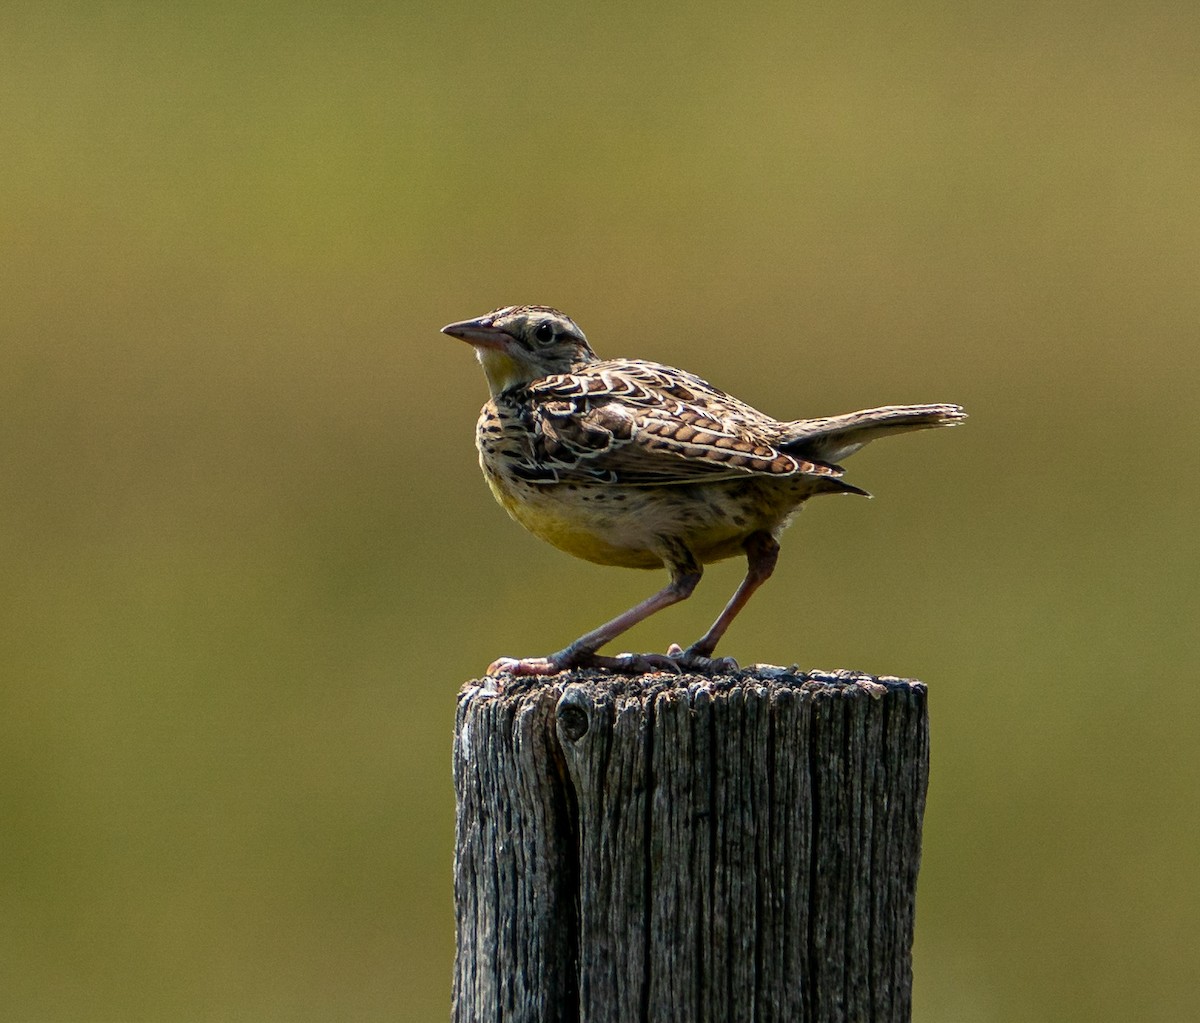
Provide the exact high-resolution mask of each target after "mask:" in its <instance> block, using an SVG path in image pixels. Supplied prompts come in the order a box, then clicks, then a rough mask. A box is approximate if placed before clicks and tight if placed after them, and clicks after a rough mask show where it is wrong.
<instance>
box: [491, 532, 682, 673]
mask: <svg viewBox="0 0 1200 1023" xmlns="http://www.w3.org/2000/svg"><path fill="white" fill-rule="evenodd" d="M664 560H665V561H666V562H667V567H668V568H669V569H670V571H671V581H670V582H669V583H667V585H666V586H664V587H663V588H662V589H661V590H659V591H658V592H657V593H656V594H654V596H652V597H647V598H646V599H645V600H643V601H642V602H641V603H640V604H637V605H635V606H634V607H631V608H630V609H629V610H628V611H625V612H624V613H622V614H619V615H617V617H616V618H614V619H613V620H612V621H610V622H605V623H604V624H603V625H601V626H600V627H599V628H598V629H593V630H592V631H591V632H589V633H587V634H585V635H583V636H580V637H579V638H578V639H577V640H575V642H574V643H572V644H571V645H570V646H568V647H565V648H564V649H562V650H560V651H558V653H556V654H551V655H550V656H549V657H523V658H519V659H518V658H515V657H501V658H498V659H497V660H495V661H493V662H492V663H491V665H490V666H489V667H488V674H489V675H493V674H495V673H497V672H500V671H506V672H508V673H509V674H512V675H555V674H557V673H558V672H560V671H567V670H569V669H571V668H582V667H598V668H613V669H615V670H617V671H652V670H654V669H656V668H669V669H670V670H676V671H677V670H678V666H676V665H675V664H674V660H673V658H669V657H664V656H662V655H661V654H657V655H656V654H621V655H619V656H617V657H600V656H599V655H597V653H596V651H597V650H599V649H600V648H601V647H602V646H604V644H605V643H608V642H609V641H610V640H613V639H616V638H617V637H618V636H619V635H621V633H623V632H625V631H627V630H628V629H631V628H633V627H634V626H635V625H637V624H638V622H642V621H645V620H646V619H647V618H649V617H650V616H651V615H652V614H654V613H655V612H656V611H661V610H662V609H663V608H664V607H670V606H671V605H672V604H678V603H679V602H680V601H681V600H687V598H688V597H690V596H691V595H692V591H693V590H694V589H695V588H696V584H697V583H698V582H700V575H701V573H702V571H703V569H702V568H701V567H700V562H698V561H697V560H696V558H695V556H694V555H693V554H692V552H691V551H689V550H688V549H687V548H686V547H684V546H683V545H682V544H673V545H672V546H671V548H670V550H669V551H668V552H666V554H665V555H664Z"/></svg>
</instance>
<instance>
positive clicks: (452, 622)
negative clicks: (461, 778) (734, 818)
mask: <svg viewBox="0 0 1200 1023" xmlns="http://www.w3.org/2000/svg"><path fill="white" fill-rule="evenodd" d="M22 7H24V10H22V9H21V8H22ZM1198 38H1200V15H1198V14H1197V13H1196V12H1195V11H1193V10H1191V8H1189V7H1188V6H1187V5H1180V4H1163V3H1150V4H1147V3H1142V2H1138V3H1134V2H1132V0H1124V2H1110V3H1100V4H1096V5H1091V6H1089V7H1086V8H1081V7H1078V6H1075V7H1072V6H1070V5H1055V4H1050V3H1047V2H1042V3H1038V2H1033V3H1017V4H1009V5H1004V4H999V5H998V4H994V3H993V4H984V3H967V4H953V3H946V4H937V3H919V4H917V5H915V6H913V5H908V6H905V5H892V6H888V5H884V4H866V3H850V4H845V5H828V6H824V7H822V6H819V5H803V4H784V3H750V4H748V5H747V4H742V5H726V4H714V3H699V4H697V3H690V4H668V5H658V6H654V5H650V6H640V7H639V6H635V5H600V6H596V5H593V6H591V7H585V6H578V7H575V8H564V7H562V6H560V5H553V4H543V3H530V4H505V5H496V6H483V5H474V4H462V3H457V4H449V5H443V6H441V7H438V6H432V7H431V6H428V5H420V4H396V5H385V4H351V5H321V4H282V3H275V4H267V3H258V4H233V3H206V4H191V5H189V4H162V5H143V4H133V3H124V4H122V3H103V4H82V3H80V4H70V3H57V4H54V3H51V4H48V5H44V6H42V7H35V6H31V5H11V6H10V7H9V8H8V9H6V10H5V12H4V13H3V14H0V97H2V99H0V103H2V104H3V112H4V116H3V118H2V122H3V123H2V124H0V252H2V253H3V259H4V273H3V282H4V283H3V299H2V300H0V471H2V473H3V475H2V479H3V482H4V498H3V500H0V557H2V564H3V570H2V574H0V601H2V606H3V608H4V610H5V612H6V613H5V620H4V626H3V630H2V635H0V671H2V672H3V675H4V679H3V687H2V689H0V699H2V700H3V703H2V705H0V757H2V758H3V770H2V772H0V815H2V818H0V819H2V824H0V828H2V835H3V841H2V853H0V858H2V861H3V881H2V882H0V907H2V909H3V916H4V921H5V923H4V928H3V932H4V937H3V938H2V939H0V991H2V992H3V994H2V995H0V1002H2V1004H3V1010H2V1011H0V1014H2V1015H3V1016H4V1017H5V1018H8V1019H13V1020H28V1021H60V1020H61V1021H92V1020H114V1021H115V1020H149V1021H159V1020H170V1021H175V1020H179V1021H190V1020H235V1019H245V1020H256V1021H259V1020H331V1019H356V1020H375V1019H378V1020H385V1019H413V1020H433V1019H441V1018H445V1015H446V1012H447V1005H448V998H449V994H448V992H449V974H450V966H451V956H452V951H453V931H452V902H451V891H450V862H451V849H452V829H453V793H452V790H451V786H450V778H449V745H450V732H451V721H452V714H453V708H454V694H455V691H456V689H457V686H458V685H459V683H461V682H462V681H463V680H464V679H466V678H469V677H471V676H472V675H474V674H477V673H478V672H479V671H480V670H481V669H482V668H483V666H484V665H486V664H487V663H488V661H489V660H490V659H491V658H492V657H494V656H496V655H498V654H502V653H506V654H533V653H545V652H547V651H548V650H550V649H554V648H557V647H558V646H560V645H561V644H562V643H564V642H565V641H567V640H569V639H570V638H572V637H573V636H574V635H576V634H578V633H579V632H582V631H584V630H585V629H586V628H589V627H591V626H593V625H595V624H597V623H598V622H599V621H600V620H602V619H603V618H605V617H607V616H609V615H611V614H612V613H615V612H616V611H617V610H619V609H621V608H622V607H624V606H627V605H628V604H630V603H632V602H634V601H635V600H637V599H640V598H641V597H643V596H645V595H646V594H647V593H649V592H650V590H651V589H652V588H654V587H656V586H658V585H659V584H660V581H661V580H660V579H659V578H658V577H657V576H655V575H653V574H648V573H640V572H629V571H621V570H613V569H602V568H597V567H595V566H590V565H586V564H583V563H577V562H573V561H571V560H570V559H568V558H567V557H566V556H564V555H561V554H559V553H557V552H556V551H554V550H552V549H550V548H547V547H544V546H542V545H540V544H539V543H538V542H537V541H535V540H533V539H532V538H530V537H527V536H526V535H524V534H523V533H522V532H521V531H520V530H519V529H518V528H517V527H516V526H514V525H513V524H512V523H510V522H508V521H507V520H506V519H505V517H504V515H503V513H502V512H501V511H500V510H499V509H498V508H497V507H495V506H494V505H493V503H492V502H491V499H490V497H489V496H488V494H487V491H486V488H485V487H484V485H483V483H482V482H481V480H480V479H479V478H478V471H477V469H476V466H475V456H474V451H473V447H472V426H473V423H474V418H475V414H476V411H477V409H478V406H479V405H480V404H481V402H482V400H483V397H484V393H485V392H484V383H483V378H482V375H481V374H480V372H479V370H478V367H477V366H475V365H474V363H473V361H472V359H471V358H470V353H469V351H468V350H467V349H466V347H465V346H462V345H460V344H458V343H456V342H453V341H451V340H449V339H447V338H445V337H443V336H441V335H440V334H438V332H437V328H438V327H439V326H440V325H441V324H443V323H445V322H448V321H450V320H453V319H460V318H462V317H465V316H470V315H474V314H478V313H481V312H484V311H486V310H487V309H489V308H491V307H493V306H497V305H502V304H508V303H513V302H544V303H550V304H554V305H558V306H560V307H562V308H564V309H566V310H567V311H568V312H569V313H570V314H571V315H572V316H574V317H575V319H576V320H577V321H578V322H579V323H580V324H581V326H582V327H583V328H584V330H586V331H587V332H588V335H589V337H590V338H591V340H592V341H593V344H594V345H595V347H596V348H597V349H598V350H599V351H600V352H601V353H602V354H604V355H632V356H640V357H644V358H652V359H657V360H660V361H664V362H671V363H676V364H680V365H684V366H686V367H687V368H689V369H692V370H693V371H695V372H698V373H700V374H701V375H703V376H706V377H708V378H709V379H711V380H713V381H714V382H715V383H717V384H718V385H719V386H722V387H725V388H726V389H729V390H732V391H735V392H736V393H738V394H739V395H741V396H742V397H744V398H746V399H747V400H750V401H752V402H753V403H755V404H757V405H758V406H759V407H761V408H763V409H764V410H766V411H768V412H772V413H775V414H777V415H779V416H781V417H784V416H787V417H795V416H803V415H822V414H828V413H834V412H840V411H846V410H849V409H852V408H858V407H863V406H866V405H872V404H884V403H890V402H911V401H958V402H961V403H962V404H964V405H966V406H967V408H968V409H969V411H970V412H971V414H972V419H971V421H970V423H969V424H968V426H967V427H966V428H964V429H961V430H957V431H953V432H949V431H947V432H943V433H938V434H927V435H922V436H919V437H913V438H901V439H896V440H889V441H885V442H883V443H881V444H879V445H876V446H873V447H872V448H871V449H869V450H868V451H866V452H864V453H862V454H861V455H858V456H856V458H855V459H854V461H853V462H852V463H851V464H850V468H851V478H852V479H853V480H854V482H856V483H858V484H860V485H862V486H865V487H867V488H869V489H870V490H872V491H873V492H875V493H876V494H877V495H878V496H877V498H876V500H875V501H872V502H867V501H861V500H850V499H838V500H833V499H829V500H824V501H821V502H816V503H814V505H813V507H811V508H810V509H808V510H806V511H805V513H804V514H803V515H802V516H801V521H800V522H799V523H798V524H797V525H796V526H795V527H794V528H793V530H792V531H791V532H790V533H789V534H788V535H787V536H786V538H785V542H784V550H783V557H782V560H781V562H780V568H779V571H778V573H777V575H776V577H775V578H774V579H773V580H772V581H771V583H770V585H769V587H768V588H767V589H766V590H764V591H763V593H762V594H761V595H760V596H759V597H758V598H756V600H755V601H754V602H753V603H752V604H751V606H750V608H749V610H748V611H747V612H746V614H745V615H744V616H743V617H742V618H741V619H739V621H738V623H737V625H736V626H735V628H734V629H733V631H732V633H731V634H730V636H729V637H728V645H727V648H726V649H725V652H726V653H728V654H731V655H733V656H736V657H738V658H740V659H742V660H743V661H752V660H765V661H773V662H782V663H792V662H794V661H798V662H799V663H800V664H802V665H803V666H812V667H824V668H834V667H855V668H861V669H865V670H870V671H875V672H880V673H897V674H905V675H915V676H919V677H922V678H924V679H926V680H927V681H928V683H929V685H930V690H931V706H932V712H933V780H932V786H931V791H930V798H929V808H928V815H927V820H926V828H925V836H926V843H925V859H924V865H923V871H922V877H921V891H920V903H919V918H918V933H917V947H916V958H915V969H916V1003H917V1013H916V1015H917V1018H918V1019H919V1020H922V1021H927V1023H930V1021H932V1023H938V1021H946V1023H961V1021H998V1023H999V1021H1009V1020H1015V1019H1021V1020H1033V1021H1042V1020H1044V1021H1055V1023H1059V1021H1075V1020H1078V1021H1093V1020H1101V1019H1104V1020H1128V1019H1139V1020H1164V1021H1167V1020H1177V1019H1182V1018H1185V1017H1186V1016H1187V1015H1188V1014H1189V1012H1191V1011H1194V1006H1195V1004H1196V1002H1197V1000H1198V999H1200V982H1198V981H1197V979H1196V970H1195V966H1196V955H1195V921H1196V919H1197V917H1198V916H1200V893H1198V891H1197V884H1198V881H1200V876H1198V875H1200V869H1198V868H1200V862H1198V861H1200V826H1198V825H1197V815H1196V809H1195V807H1196V798H1197V791H1200V745H1198V744H1197V741H1196V737H1197V734H1198V731H1200V713H1198V712H1197V695H1196V683H1197V678H1196V675H1197V672H1196V664H1197V658H1196V655H1197V653H1198V652H1200V650H1198V646H1200V644H1198V643H1197V625H1196V620H1197V603H1198V602H1197V597H1198V595H1200V594H1198V590H1200V585H1198V582H1197V580H1198V577H1200V553H1198V545H1197V539H1196V507H1197V504H1198V501H1200V475H1198V473H1197V469H1198V468H1200V465H1198V464H1197V463H1198V461H1200V459H1198V458H1197V443H1196V437H1197V431H1196V426H1195V423H1194V417H1195V408H1196V404H1197V402H1196V399H1197V390H1198V385H1200V354H1198V347H1200V329H1198V327H1200V288H1198V287H1197V275H1198V272H1200V203H1197V201H1196V196H1197V182H1198V181H1200V120H1198V119H1197V117H1196V110H1197V108H1198V105H1200V81H1198V72H1197V63H1196V41H1197V39H1198ZM737 578H738V566H736V565H733V564H728V565H721V566H716V567H714V568H713V569H711V570H710V572H709V573H708V576H707V577H706V579H705V581H704V582H703V583H702V585H701V587H700V589H699V590H698V592H697V595H696V597H695V598H693V600H692V601H690V602H689V603H688V604H686V605H684V606H682V607H679V608H675V609H672V610H670V611H668V612H666V613H664V614H663V615H662V616H661V617H660V618H658V619H656V620H654V621H653V622H651V623H648V624H647V625H645V626H644V627H642V628H641V629H639V630H638V632H636V633H635V634H634V635H633V636H632V637H631V640H630V644H631V645H635V646H639V647H645V648H662V647H663V646H664V645H665V644H666V643H669V642H671V641H674V640H680V641H687V640H688V639H690V638H694V637H695V635H697V634H698V633H699V632H700V631H702V630H703V628H704V627H705V626H706V625H707V624H708V621H709V620H710V619H711V617H712V616H713V614H715V612H716V610H717V608H718V607H719V606H720V605H721V603H722V602H723V601H724V599H725V597H726V596H727V594H728V592H729V591H731V590H732V588H733V586H734V585H735V584H736V581H737Z"/></svg>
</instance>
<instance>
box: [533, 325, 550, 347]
mask: <svg viewBox="0 0 1200 1023" xmlns="http://www.w3.org/2000/svg"><path fill="white" fill-rule="evenodd" d="M533 337H534V340H536V341H537V343H538V344H539V345H548V344H549V343H550V342H551V341H553V340H554V324H553V323H551V322H550V321H549V320H544V321H542V322H541V323H539V324H538V325H537V329H536V330H535V331H534V332H533Z"/></svg>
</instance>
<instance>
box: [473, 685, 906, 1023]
mask: <svg viewBox="0 0 1200 1023" xmlns="http://www.w3.org/2000/svg"><path fill="white" fill-rule="evenodd" d="M499 687H502V688H499ZM928 767H929V729H928V718H927V714H926V691H925V687H924V686H923V685H922V684H921V683H919V682H913V681H910V680H903V679H898V678H890V677H884V678H875V677H873V676H869V675H862V674H858V673H852V672H846V671H840V672H833V673H822V672H810V673H806V674H795V673H792V672H789V671H786V670H784V669H782V668H771V667H764V666H756V667H755V668H753V669H747V670H744V671H741V672H737V673H735V674H732V675H729V676H721V677H703V676H694V675H685V676H674V675H665V674H653V675H645V676H640V677H622V676H616V675H610V674H607V673H602V672H593V671H576V672H570V673H563V674H560V675H557V676H553V677H551V678H548V679H534V680H528V679H516V678H509V677H507V676H504V677H501V678H500V679H484V680H482V681H480V682H473V683H469V684H468V685H467V686H465V687H464V688H463V691H462V693H461V694H460V696H459V704H458V714H457V721H456V730H455V739H454V784H455V793H456V798H457V829H456V843H455V864H454V890H455V902H456V916H457V927H458V944H457V955H456V958H455V969H454V1001H453V1005H454V1008H453V1018H454V1020H455V1023H484V1021H487V1023H493V1021H504V1023H507V1021H522V1023H558V1021H563V1023H567V1021H569V1023H600V1021H613V1023H637V1021H644V1023H658V1021H660V1020H662V1021H680V1023H684V1021H686V1023H697V1021H709V1020H711V1021H719V1023H725V1021H735V1020H737V1021H740V1020H745V1021H748V1023H749V1021H755V1023H765V1021H780V1023H798V1021H799V1023H803V1021H808V1023H818V1021H819V1023H826V1021H837V1020H847V1021H885V1020H886V1021H907V1020H909V1018H910V1016H911V993H912V961H911V947H912V935H913V919H914V907H915V897H916V881H917V869H918V866H919V862H920V849H921V820H922V815H923V813H924V806H925V789H926V784H927V781H928V773H929V772H928Z"/></svg>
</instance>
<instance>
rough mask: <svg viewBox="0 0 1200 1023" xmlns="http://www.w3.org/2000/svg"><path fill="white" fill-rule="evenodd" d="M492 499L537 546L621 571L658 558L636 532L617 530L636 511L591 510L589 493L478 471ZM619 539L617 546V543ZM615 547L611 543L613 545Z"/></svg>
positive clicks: (653, 564)
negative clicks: (540, 543) (542, 544)
mask: <svg viewBox="0 0 1200 1023" xmlns="http://www.w3.org/2000/svg"><path fill="white" fill-rule="evenodd" d="M484 476H485V477H486V478H487V481H488V486H489V487H490V488H491V491H492V494H493V495H494V496H495V498H496V500H497V501H498V502H499V503H500V506H501V507H502V508H504V510H505V511H507V512H508V514H509V515H511V516H512V517H513V518H514V519H515V520H516V521H517V522H519V523H520V524H521V525H522V526H524V527H525V528H526V529H527V530H529V532H531V533H532V534H533V535H534V536H536V537H537V538H538V539H540V540H545V541H546V543H548V544H551V545H553V546H555V547H557V548H558V549H559V550H561V551H566V552H567V553H568V554H572V555H574V556H575V557H577V558H582V559H583V560H584V561H591V562H594V563H596V564H598V565H617V566H620V567H622V568H659V567H661V565H662V563H663V562H662V558H660V557H659V556H658V555H657V554H655V553H654V552H653V551H652V550H651V549H650V548H649V546H648V545H647V544H646V543H645V542H644V541H643V538H642V536H641V532H640V531H635V530H630V529H628V528H627V527H622V525H621V521H624V520H625V516H627V515H629V514H631V512H632V513H633V514H636V512H637V510H636V509H630V510H626V509H625V508H621V509H619V510H615V511H614V510H607V511H606V510H604V509H603V507H599V506H598V507H595V508H593V507H592V505H593V503H596V504H598V505H600V504H602V502H603V498H602V497H600V500H599V501H597V502H593V501H592V498H593V497H598V496H600V495H593V494H590V493H583V494H581V493H579V492H578V490H575V491H568V490H565V489H564V488H562V487H561V486H558V487H553V486H552V487H544V486H542V487H539V486H535V485H532V484H526V483H522V482H519V481H514V480H511V479H504V478H503V477H501V476H499V475H497V474H496V473H494V472H489V471H488V468H487V466H486V465H485V466H484ZM618 537H619V541H618V540H617V538H618ZM614 541H616V542H614Z"/></svg>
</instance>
